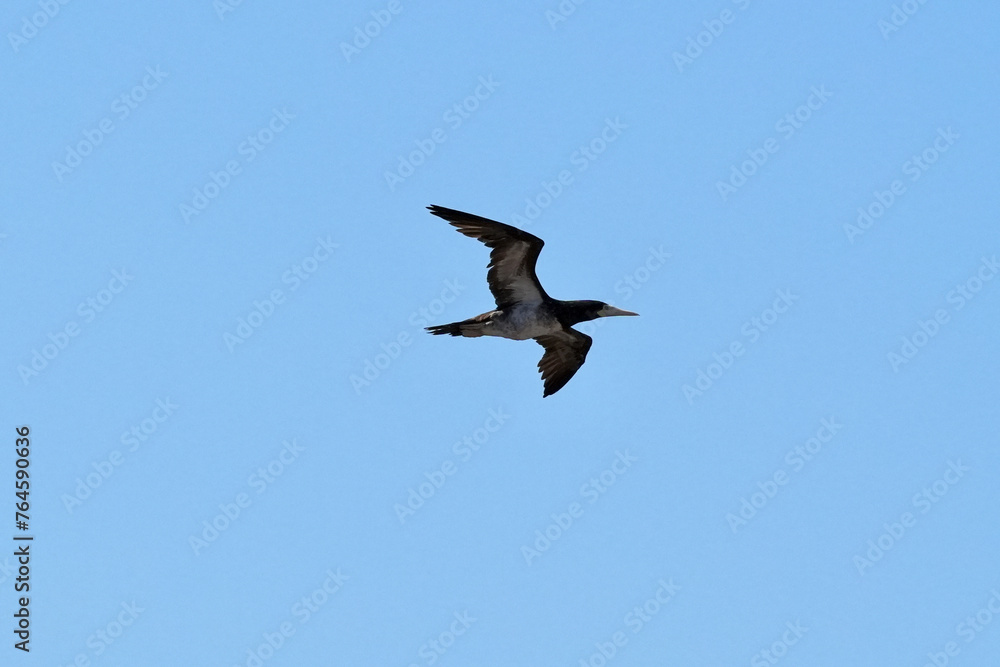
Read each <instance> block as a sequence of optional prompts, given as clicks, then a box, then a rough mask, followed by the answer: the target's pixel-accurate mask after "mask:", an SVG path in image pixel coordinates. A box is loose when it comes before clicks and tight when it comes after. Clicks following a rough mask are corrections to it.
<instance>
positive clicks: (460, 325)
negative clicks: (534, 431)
mask: <svg viewBox="0 0 1000 667" xmlns="http://www.w3.org/2000/svg"><path fill="white" fill-rule="evenodd" d="M428 209H429V210H430V212H431V213H433V214H434V215H436V216H439V217H441V218H444V219H445V220H447V221H448V222H450V223H451V224H452V225H454V226H455V227H456V228H458V231H460V232H462V233H463V234H465V235H466V236H470V237H472V238H475V239H478V240H479V241H482V242H483V243H485V244H486V245H487V246H488V247H490V248H492V249H493V252H492V253H490V264H489V269H490V270H489V273H488V274H487V281H488V282H489V285H490V291H491V292H493V296H494V298H495V300H496V304H497V308H496V310H491V311H489V312H487V313H483V314H482V315H477V316H475V317H471V318H469V319H467V320H462V321H461V322H452V323H450V324H439V325H435V326H431V327H427V330H428V331H430V332H431V333H432V334H450V335H452V336H465V337H467V338H477V337H479V336H499V337H501V338H510V339H512V340H527V339H529V338H533V339H535V340H536V341H537V342H538V343H539V344H540V345H541V346H542V347H544V348H545V354H544V355H543V356H542V360H541V361H540V362H538V370H539V371H540V372H541V373H542V380H543V381H544V383H545V391H544V393H543V396H549V395H551V394H554V393H555V392H557V391H559V390H560V389H561V388H562V387H563V386H564V385H565V384H566V383H567V382H569V380H570V378H572V377H573V375H574V374H575V373H576V372H577V370H579V368H580V366H582V365H583V362H584V361H586V358H587V352H588V351H589V350H590V345H591V343H592V342H593V339H591V338H590V336H587V335H586V334H583V333H580V332H579V331H577V330H576V329H573V328H572V327H573V325H574V324H578V323H580V322H585V321H587V320H592V319H595V318H597V317H608V316H612V315H636V314H637V313H632V312H629V311H627V310H621V309H619V308H615V307H614V306H610V305H608V304H606V303H603V302H601V301H560V300H558V299H553V298H552V297H550V296H549V295H548V294H546V293H545V290H544V289H542V286H541V284H540V283H539V282H538V276H536V275H535V262H536V261H537V260H538V253H539V252H541V249H542V246H543V245H544V242H543V241H542V240H541V239H540V238H538V237H537V236H533V235H532V234H529V233H528V232H525V231H522V230H520V229H518V228H516V227H512V226H510V225H505V224H504V223H502V222H496V221H494V220H488V219H486V218H481V217H479V216H477V215H471V214H469V213H463V212H461V211H456V210H453V209H450V208H443V207H441V206H429V207H428Z"/></svg>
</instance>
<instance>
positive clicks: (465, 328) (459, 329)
mask: <svg viewBox="0 0 1000 667" xmlns="http://www.w3.org/2000/svg"><path fill="white" fill-rule="evenodd" d="M493 314H494V313H492V312H490V313H483V314H482V315H476V316H475V317H470V318H469V319H467V320H462V321H461V322H452V323H451V324H435V325H434V326H431V327H427V330H428V331H430V332H431V333H432V334H434V335H435V336H440V335H442V334H448V335H449V336H465V337H466V338H477V337H479V336H482V335H483V327H484V326H488V325H489V322H490V319H491V318H492V316H493Z"/></svg>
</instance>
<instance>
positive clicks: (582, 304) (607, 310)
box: [570, 301, 639, 322]
mask: <svg viewBox="0 0 1000 667" xmlns="http://www.w3.org/2000/svg"><path fill="white" fill-rule="evenodd" d="M570 303H571V304H573V305H572V308H573V310H574V311H576V312H575V313H574V314H575V315H576V316H577V317H578V318H579V319H577V320H576V321H577V322H586V321H587V320H596V319H597V318H598V317H613V316H615V315H638V314H639V313H633V312H632V311H631V310H622V309H621V308H615V307H614V306H612V305H611V304H608V303H604V302H603V301H571V302H570Z"/></svg>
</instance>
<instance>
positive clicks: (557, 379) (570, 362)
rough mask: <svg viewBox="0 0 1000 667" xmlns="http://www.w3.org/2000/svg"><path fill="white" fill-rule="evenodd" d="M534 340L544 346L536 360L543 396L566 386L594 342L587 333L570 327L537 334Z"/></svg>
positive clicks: (581, 364)
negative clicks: (543, 350) (543, 389)
mask: <svg viewBox="0 0 1000 667" xmlns="http://www.w3.org/2000/svg"><path fill="white" fill-rule="evenodd" d="M535 340H536V341H538V344H539V345H541V346H542V347H544V348H545V354H543V355H542V360H541V361H539V362H538V371H539V372H540V373H541V374H542V382H544V383H545V391H544V393H543V394H542V397H543V398H544V397H545V396H550V395H552V394H554V393H556V392H557V391H559V390H560V389H562V388H563V387H564V386H566V383H567V382H569V381H570V378H572V377H573V376H574V375H576V372H577V371H578V370H580V366H583V362H584V361H586V360H587V352H589V351H590V346H591V345H592V344H593V342H594V339H593V338H591V337H590V336H588V335H587V334H584V333H580V332H579V331H577V330H576V329H572V328H570V327H567V328H565V329H563V330H562V331H560V332H558V333H554V334H546V335H544V336H538V337H537V338H535Z"/></svg>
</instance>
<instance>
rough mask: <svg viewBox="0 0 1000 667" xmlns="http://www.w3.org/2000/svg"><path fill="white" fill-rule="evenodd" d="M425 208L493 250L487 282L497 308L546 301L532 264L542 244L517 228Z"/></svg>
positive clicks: (535, 237) (452, 212)
mask: <svg viewBox="0 0 1000 667" xmlns="http://www.w3.org/2000/svg"><path fill="white" fill-rule="evenodd" d="M427 208H428V210H429V211H430V212H431V213H433V214H434V215H436V216H438V217H440V218H444V219H445V220H447V221H448V222H450V223H451V224H452V225H454V226H455V227H456V228H458V231H460V232H462V233H463V234H465V235H466V236H470V237H472V238H474V239H478V240H479V241H482V242H483V243H484V244H486V246H487V247H489V248H492V249H493V252H491V253H490V263H489V265H488V267H487V268H489V273H487V274H486V281H487V282H488V283H489V285H490V291H491V292H493V298H494V299H496V302H497V308H506V307H508V306H511V305H514V304H515V303H519V302H527V303H535V302H538V301H542V300H543V299H545V298H548V295H547V294H546V293H545V290H544V289H542V286H541V284H540V283H539V282H538V276H536V275H535V262H537V261H538V253H539V252H541V250H542V246H543V245H545V242H544V241H542V240H541V239H540V238H538V237H537V236H534V235H532V234H529V233H528V232H524V231H521V230H520V229H518V228H517V227H512V226H510V225H505V224H504V223H502V222H496V221H495V220H488V219H486V218H481V217H479V216H478V215H472V214H470V213H463V212H462V211H456V210H454V209H450V208H444V207H443V206H428V207H427Z"/></svg>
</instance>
